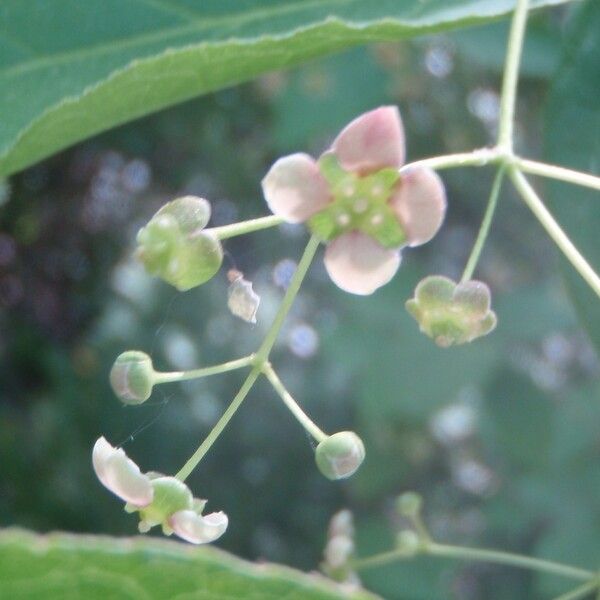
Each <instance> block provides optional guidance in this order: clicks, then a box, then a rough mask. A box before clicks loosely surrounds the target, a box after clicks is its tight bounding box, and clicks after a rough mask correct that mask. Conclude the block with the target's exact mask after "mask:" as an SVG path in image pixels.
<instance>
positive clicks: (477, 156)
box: [400, 148, 504, 172]
mask: <svg viewBox="0 0 600 600" xmlns="http://www.w3.org/2000/svg"><path fill="white" fill-rule="evenodd" d="M503 157H504V155H503V153H502V152H500V151H499V150H497V149H496V148H479V149H478V150H473V151H472V152H461V153H458V154H445V155H443V156H433V157H432V158H423V159H421V160H415V161H414V162H411V163H408V164H406V165H404V166H403V167H402V169H400V172H402V171H405V170H408V169H411V168H412V167H428V168H430V169H433V170H434V171H440V170H442V169H453V168H456V167H484V166H485V165H489V164H492V163H496V162H501V161H502V160H503Z"/></svg>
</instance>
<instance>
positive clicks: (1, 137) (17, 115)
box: [0, 0, 565, 176]
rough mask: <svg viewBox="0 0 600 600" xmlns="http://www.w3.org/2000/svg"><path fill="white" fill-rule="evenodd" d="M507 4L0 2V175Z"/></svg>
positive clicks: (492, 13)
mask: <svg viewBox="0 0 600 600" xmlns="http://www.w3.org/2000/svg"><path fill="white" fill-rule="evenodd" d="M564 1H565V0H536V1H534V2H532V4H533V5H534V6H544V5H553V4H560V3H562V2H564ZM513 5H514V2H513V0H493V1H479V2H472V1H471V0H444V1H443V2H440V1H434V0H430V1H427V2H424V1H422V0H411V1H408V0H407V1H404V2H397V1H396V0H385V1H383V0H382V1H379V2H364V1H363V0H305V1H299V0H253V1H246V2H238V1H235V0H212V1H208V0H207V1H205V2H202V3H199V2H193V1H192V0H177V1H176V0H137V1H136V0H126V1H119V0H87V1H86V2H79V1H78V0H31V1H30V2H23V1H22V0H4V1H3V2H2V6H1V8H0V90H2V93H1V95H0V115H2V118H1V119H0V176H1V175H8V174H10V173H14V172H15V171H17V170H19V169H22V168H24V167H26V166H27V165H30V164H32V163H33V162H35V161H37V160H39V159H41V158H43V157H45V156H48V155H50V154H52V153H54V152H56V151H57V150H60V149H61V148H64V147H66V146H68V145H70V144H72V143H74V142H76V141H78V140H82V139H84V138H86V137H89V136H91V135H93V134H95V133H98V132H100V131H103V130H105V129H107V128H109V127H112V126H114V125H117V124H119V123H124V122H127V121H129V120H131V119H134V118H136V117H140V116H142V115H145V114H148V113H151V112H153V111H156V110H159V109H161V108H164V107H166V106H169V105H171V104H174V103H176V102H181V101H183V100H186V99H189V98H193V97H194V96H197V95H199V94H203V93H206V92H210V91H214V90H218V89H221V88H223V87H226V86H230V85H233V84H236V83H240V82H242V81H247V80H249V79H251V78H253V77H256V76H257V75H259V74H261V73H265V72H267V71H271V70H274V69H281V68H289V67H291V66H293V65H297V64H300V63H302V62H303V61H306V60H309V59H311V58H314V57H317V56H322V55H324V54H327V53H331V52H335V51H338V50H341V49H343V48H347V47H349V46H352V45H357V44H361V43H366V42H373V41H382V40H397V39H400V38H403V37H408V36H412V35H418V34H422V33H432V32H435V31H441V30H446V29H451V28H456V27H460V26H465V25H473V24H477V23H481V22H485V21H487V20H490V19H493V18H495V17H498V16H500V15H503V14H506V13H507V12H508V11H509V10H510V9H512V7H513Z"/></svg>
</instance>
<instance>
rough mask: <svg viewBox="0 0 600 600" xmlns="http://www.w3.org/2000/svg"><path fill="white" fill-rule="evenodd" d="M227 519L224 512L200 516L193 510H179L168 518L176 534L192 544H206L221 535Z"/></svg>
mask: <svg viewBox="0 0 600 600" xmlns="http://www.w3.org/2000/svg"><path fill="white" fill-rule="evenodd" d="M228 523H229V519H228V518H227V515H226V514H225V513H224V512H215V513H210V514H209V515H206V516H202V515H199V514H198V513H197V512H196V511H193V510H180V511H178V512H176V513H174V514H173V515H171V517H170V518H169V525H170V526H171V528H172V529H173V531H174V532H175V534H176V535H178V536H179V537H180V538H182V539H184V540H185V541H186V542H190V543H192V544H208V543H210V542H214V541H215V540H216V539H217V538H219V537H221V536H222V535H223V533H225V530H226V529H227V524H228Z"/></svg>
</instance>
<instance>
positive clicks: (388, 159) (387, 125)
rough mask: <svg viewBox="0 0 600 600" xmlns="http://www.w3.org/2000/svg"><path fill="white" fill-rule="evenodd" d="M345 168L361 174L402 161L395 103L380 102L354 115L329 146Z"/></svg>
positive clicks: (402, 143)
mask: <svg viewBox="0 0 600 600" xmlns="http://www.w3.org/2000/svg"><path fill="white" fill-rule="evenodd" d="M331 149H332V150H333V152H334V154H335V155H336V156H337V158H338V160H339V162H340V164H341V165H342V167H344V169H346V171H353V172H355V173H360V174H361V175H365V174H367V173H371V172H373V171H379V170H380V169H385V168H386V167H396V168H398V167H400V166H401V165H402V164H403V163H404V128H403V127H402V120H401V119H400V112H399V111H398V108H397V107H395V106H382V107H380V108H377V109H375V110H372V111H370V112H367V113H364V114H363V115H361V116H360V117H358V118H356V119H354V121H352V122H351V123H349V124H348V125H346V127H345V128H344V129H343V130H342V131H341V133H340V134H339V135H338V136H337V138H336V139H335V141H334V142H333V145H332V146H331Z"/></svg>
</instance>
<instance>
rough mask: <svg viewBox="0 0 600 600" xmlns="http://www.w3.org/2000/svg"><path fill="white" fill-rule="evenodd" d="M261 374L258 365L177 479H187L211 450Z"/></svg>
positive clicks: (177, 475)
mask: <svg viewBox="0 0 600 600" xmlns="http://www.w3.org/2000/svg"><path fill="white" fill-rule="evenodd" d="M259 375H260V367H259V366H258V365H256V366H255V367H254V368H253V369H252V371H250V374H249V375H248V377H246V380H245V381H244V383H243V384H242V387H241V388H240V390H239V392H238V393H237V394H236V395H235V397H234V399H233V400H232V402H231V404H230V405H229V406H228V407H227V410H226V411H225V412H224V413H223V414H222V415H221V418H220V419H219V420H218V421H217V423H216V424H215V426H214V427H213V428H212V430H211V431H210V433H209V434H208V435H207V436H206V438H205V440H204V441H203V442H202V443H201V444H200V446H198V449H197V450H196V452H194V454H192V456H191V457H190V458H189V459H188V460H187V461H186V463H185V464H184V465H183V467H181V469H179V471H178V472H177V473H176V474H175V477H177V479H180V480H181V481H185V480H186V479H187V478H188V476H189V475H190V473H191V472H192V471H193V470H194V469H195V468H196V467H197V466H198V463H199V462H200V461H201V460H202V459H203V458H204V455H205V454H206V453H207V452H208V451H209V450H210V448H211V446H212V445H213V444H214V443H215V441H216V440H217V438H218V437H219V436H220V435H221V433H222V432H223V430H224V429H225V427H226V426H227V423H229V421H230V420H231V418H232V417H233V415H235V413H236V412H237V409H238V408H239V407H240V405H241V404H242V402H243V401H244V399H245V398H246V396H247V395H248V392H249V391H250V390H251V389H252V386H253V385H254V382H255V381H256V380H257V379H258V376H259Z"/></svg>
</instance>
